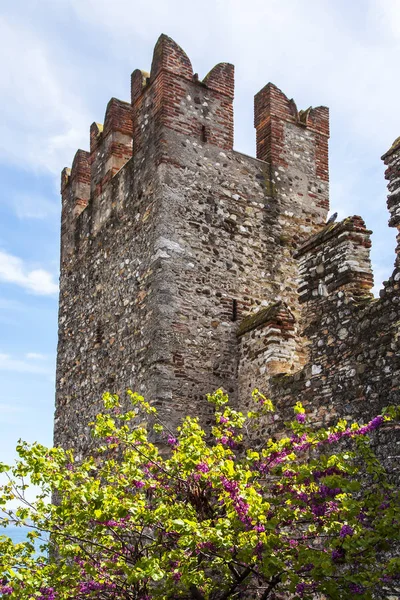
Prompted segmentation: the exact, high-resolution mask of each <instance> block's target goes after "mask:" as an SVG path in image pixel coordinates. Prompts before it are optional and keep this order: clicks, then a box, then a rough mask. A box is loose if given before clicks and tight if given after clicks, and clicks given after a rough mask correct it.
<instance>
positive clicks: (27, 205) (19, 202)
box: [7, 194, 61, 219]
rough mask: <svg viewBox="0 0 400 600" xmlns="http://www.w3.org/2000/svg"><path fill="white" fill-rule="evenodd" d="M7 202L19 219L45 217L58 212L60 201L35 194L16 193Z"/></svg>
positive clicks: (52, 215)
mask: <svg viewBox="0 0 400 600" xmlns="http://www.w3.org/2000/svg"><path fill="white" fill-rule="evenodd" d="M7 203H8V204H9V205H10V206H11V208H12V209H13V211H14V212H15V214H16V215H17V217H18V218H19V219H47V218H49V217H55V216H56V215H58V214H59V210H60V206H61V205H60V203H58V204H57V203H56V201H54V200H50V199H48V198H45V197H43V196H37V195H35V194H18V195H16V196H14V197H12V198H10V199H9V200H8V201H7Z"/></svg>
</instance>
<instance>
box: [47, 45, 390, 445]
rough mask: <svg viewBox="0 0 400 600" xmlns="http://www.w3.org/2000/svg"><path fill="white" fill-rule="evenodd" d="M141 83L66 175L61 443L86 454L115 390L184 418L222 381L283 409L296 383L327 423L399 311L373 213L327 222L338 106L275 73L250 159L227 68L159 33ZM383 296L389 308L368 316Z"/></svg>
mask: <svg viewBox="0 0 400 600" xmlns="http://www.w3.org/2000/svg"><path fill="white" fill-rule="evenodd" d="M131 83H132V85H131V90H132V94H131V102H130V103H127V102H122V101H120V100H116V99H112V100H111V101H110V103H109V105H108V107H107V111H106V116H105V122H104V126H102V125H100V124H97V123H94V124H93V125H92V127H91V129H90V152H85V151H82V150H78V152H77V154H76V156H75V159H74V162H73V165H72V168H71V170H69V169H64V171H63V173H62V202H63V209H62V229H61V282H60V313H59V347H58V363H57V399H56V419H55V442H56V443H61V444H63V445H67V446H74V447H76V448H77V450H78V451H79V452H83V453H84V452H86V451H87V450H88V448H89V446H90V443H91V442H90V439H89V437H88V427H87V423H88V422H89V421H90V420H91V418H92V417H93V416H94V415H95V414H96V412H98V411H99V409H100V408H101V395H102V393H103V392H104V391H106V390H109V391H112V392H118V393H120V394H123V392H124V390H125V389H127V388H131V389H133V390H136V391H139V392H140V393H143V394H144V395H145V396H146V398H147V399H149V400H151V401H153V402H154V403H155V404H156V405H157V406H158V407H159V409H160V411H161V413H162V415H163V417H164V418H166V419H167V420H168V421H169V422H170V423H171V424H176V423H177V422H178V421H179V419H180V418H181V417H182V416H183V415H185V414H187V413H192V414H200V415H201V416H202V418H203V420H204V422H205V423H207V421H208V417H209V414H208V410H209V409H208V405H207V402H206V400H205V394H206V393H209V392H211V391H213V390H214V389H216V388H218V387H223V388H224V389H226V390H227V391H228V392H229V393H230V394H231V396H232V398H233V399H234V400H235V401H236V403H237V404H238V405H239V406H242V407H243V406H246V404H247V401H248V399H249V398H250V394H251V390H252V388H253V387H256V386H257V387H258V388H260V389H265V390H266V391H268V393H270V394H272V395H273V396H274V397H275V396H276V397H277V398H281V400H279V407H280V409H282V412H283V413H285V410H286V407H288V406H289V405H291V404H293V403H294V402H295V401H296V400H297V399H299V397H298V396H297V394H300V396H301V397H304V401H305V402H306V403H308V404H309V405H310V408H311V407H312V410H313V411H314V413H315V418H316V419H324V418H325V417H326V418H328V417H329V416H332V415H334V414H335V413H336V412H338V413H340V410H339V409H338V410H336V408H335V406H336V403H337V401H336V397H337V392H338V389H339V388H338V386H339V385H340V386H343V385H345V387H346V386H347V387H346V390H348V391H347V392H346V394H347V396H348V398H349V402H350V403H352V407H353V408H354V411H357V410H358V408H357V407H358V406H359V405H360V400H359V399H360V398H361V391H360V390H361V388H362V387H363V388H364V389H365V390H366V388H367V385H369V383H368V384H367V381H368V377H369V374H370V373H371V367H370V361H371V360H372V357H370V355H369V354H368V353H369V352H372V349H373V347H374V346H375V348H377V347H378V346H379V344H381V345H382V344H383V345H385V344H386V342H384V339H386V337H385V336H386V335H387V331H386V330H387V329H388V328H389V329H390V327H392V328H393V322H392V317H391V316H389V317H388V316H387V315H388V314H389V315H391V311H390V310H389V311H388V310H387V307H386V305H385V302H386V300H383V299H382V301H380V304H379V303H377V302H376V301H373V300H371V299H370V298H369V296H368V291H369V289H370V288H371V286H372V275H371V270H370V263H369V245H370V242H369V232H368V231H367V230H366V228H365V225H364V223H363V221H362V220H361V219H360V218H358V217H352V218H351V219H348V220H345V221H344V222H342V223H338V224H334V226H332V227H325V221H326V216H327V212H328V209H329V196H328V191H329V190H328V137H329V122H328V109H326V108H325V107H318V108H316V109H311V108H310V109H307V110H306V111H298V110H297V107H296V105H295V103H294V102H293V100H289V99H288V98H287V97H286V96H285V95H284V94H283V92H281V91H280V90H279V89H278V88H277V87H276V86H274V85H273V84H268V85H267V86H265V88H263V89H262V90H261V91H260V92H259V93H258V94H257V95H256V97H255V127H256V131H257V152H256V156H257V157H256V158H251V157H248V156H246V155H244V154H241V153H239V152H237V151H235V150H233V108H232V106H233V96H234V82H233V66H232V65H229V64H227V63H221V64H219V65H217V66H216V67H214V69H212V71H211V72H210V73H209V74H208V75H207V76H206V77H205V78H204V79H203V81H200V80H199V78H198V76H197V74H194V73H193V70H192V66H191V64H190V61H189V59H188V57H187V56H186V54H185V53H184V52H183V51H182V50H181V49H180V48H179V46H177V45H176V44H175V42H173V41H172V40H171V39H170V38H168V37H166V36H161V37H160V39H159V41H158V42H157V45H156V48H155V51H154V57H153V62H152V67H151V71H150V73H146V72H144V71H139V70H136V71H134V72H133V74H132V80H131ZM391 156H393V154H392V155H391ZM388 160H389V159H388ZM390 160H392V159H390ZM392 205H393V207H394V206H395V202H394V201H393V202H392ZM396 209H397V206H396V207H395V208H393V211H392V212H393V214H394V215H395V213H396ZM394 218H395V217H394ZM393 285H395V284H393ZM396 285H397V284H396ZM388 289H389V288H388ZM388 293H389V292H388ZM393 293H394V294H395V291H394V292H393ZM365 296H367V297H365ZM387 302H389V300H387ZM390 302H391V301H390ZM377 306H379V307H380V308H379V309H378V313H379V315H381V317H378V316H377V315H375V316H370V317H366V316H361V315H366V314H367V313H368V311H372V312H373V310H375V309H374V308H373V307H377ZM330 311H332V312H334V315H331V314H330ZM349 311H350V312H349ZM372 312H371V315H372ZM368 314H369V313H368ZM366 319H371V323H374V325H373V326H372V325H370V326H369V327H367V328H365V327H364V326H363V328H362V327H361V325H360V326H359V327H360V331H361V329H362V331H363V332H364V333H363V334H362V335H364V334H365V338H364V337H362V335H361V333H360V335H361V338H362V341H361V342H360V344H361V346H360V347H362V349H361V350H360V352H358V351H357V348H358V346H357V343H356V342H355V340H356V339H357V338H356V333H355V332H356V330H357V327H358V325H357V323H361V322H363V323H364V322H366ZM374 319H375V321H374ZM379 319H381V321H382V323H381V321H379ZM376 320H378V321H379V323H381V325H379V326H378V325H376V326H375V322H378V321H376ZM385 320H386V321H385ZM390 323H392V324H391V325H390ZM371 328H375V329H374V331H376V332H379V335H380V342H379V344H377V343H374V346H372V345H371V344H369V343H368V340H367V337H366V336H367V333H368V331H369V330H370V329H371ZM345 329H346V331H347V332H348V333H347V334H346V336H345V339H342V338H341V337H340V336H342V337H343V336H344V333H343V331H344V330H345ZM341 331H342V332H341ZM357 331H358V330H357ZM391 331H392V330H391ZM340 332H341V333H340ZM381 333H382V335H381ZM361 338H360V339H361ZM381 338H382V339H381ZM321 340H322V342H321ZM332 340H333V341H332ZM343 344H344V346H343ZM379 347H380V346H379ZM382 347H383V346H382ZM385 348H386V346H385ZM360 353H361V355H362V357H363V358H362V360H361V359H359V358H356V357H358V356H359V354H360ZM385 360H387V361H389V362H390V360H392V361H393V360H394V359H393V357H386V358H385ZM331 363H334V366H333V367H331V366H330V365H331ZM353 363H356V366H357V364H358V363H360V364H364V365H365V371H364V372H363V373H364V374H362V373H361V372H359V371H360V368H361V367H359V370H358V371H357V369H356V366H354V365H353ZM350 365H352V366H350ZM386 367H387V364H386V363H385V365H384V369H383V371H382V373H381V375H379V377H380V378H381V379H382V378H383V379H384V378H385V377H386V380H385V381H386V382H387V386H386V387H388V386H389V378H390V377H389V374H388V373H387V372H386V371H385V368H386ZM354 369H356V376H355V375H354V374H352V375H351V374H350V373H353V371H354ZM378 370H379V369H378V366H377V367H376V373H377V375H376V376H378ZM282 373H284V374H285V375H282ZM385 373H386V375H387V376H386V375H385ZM279 374H280V375H279ZM361 376H362V377H361ZM357 377H359V378H360V377H361V379H359V381H360V383H359V384H357V386H358V387H357V386H356V385H355V381H356V379H357ZM342 380H343V381H345V382H346V381H347V383H345V384H343V382H342ZM357 381H358V379H357ZM371 385H372V384H371ZM379 387H380V386H379V385H378V384H377V388H379ZM381 387H382V386H381ZM371 389H375V388H374V386H373V385H372V388H371ZM382 389H383V388H382ZM385 389H386V388H385ZM374 393H378V392H373V391H371V392H368V394H370V395H369V396H368V398H372V397H374V396H373V394H374ZM365 394H367V392H364V396H365ZM378 395H379V394H378ZM381 396H382V394H381V395H380V396H379V398H381ZM346 402H347V401H346ZM379 402H380V400H379ZM379 402H377V403H376V404H374V405H373V406H374V407H375V406H379ZM365 406H366V405H365ZM371 406H372V405H371ZM332 407H333V409H332ZM353 408H352V409H351V410H352V411H353ZM324 411H325V413H324ZM354 411H353V413H352V414H355V412H354ZM265 426H268V428H269V430H270V431H271V432H276V431H277V429H276V427H274V426H272V425H271V424H268V423H266V424H265Z"/></svg>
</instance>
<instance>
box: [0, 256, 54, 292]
mask: <svg viewBox="0 0 400 600" xmlns="http://www.w3.org/2000/svg"><path fill="white" fill-rule="evenodd" d="M0 281H4V282H7V283H13V284H15V285H18V286H20V287H22V288H24V289H25V290H26V291H27V292H30V293H32V294H36V295H40V296H51V295H53V294H56V293H57V291H58V285H57V284H56V283H55V281H54V278H53V275H52V274H51V273H49V271H45V270H44V269H32V270H31V269H29V267H28V266H27V265H26V264H25V263H24V261H23V260H22V259H21V258H18V257H17V256H13V255H12V254H8V253H7V252H3V251H1V250H0Z"/></svg>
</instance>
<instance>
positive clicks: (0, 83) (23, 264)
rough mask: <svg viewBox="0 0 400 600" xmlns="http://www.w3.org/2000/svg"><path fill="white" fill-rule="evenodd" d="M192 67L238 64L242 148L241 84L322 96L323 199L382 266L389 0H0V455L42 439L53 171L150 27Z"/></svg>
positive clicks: (388, 257) (245, 101) (130, 64)
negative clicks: (365, 240) (325, 124)
mask: <svg viewBox="0 0 400 600" xmlns="http://www.w3.org/2000/svg"><path fill="white" fill-rule="evenodd" d="M162 32H163V33H166V34H168V35H170V36H171V37H173V38H174V39H175V40H176V41H177V42H178V44H180V45H181V46H182V47H183V48H184V50H185V51H186V52H187V54H188V55H189V57H190V59H191V60H192V63H193V66H194V69H195V71H197V72H198V73H199V76H200V77H201V78H202V77H204V76H205V75H206V73H207V72H208V71H209V70H210V69H211V68H212V67H213V66H214V65H215V64H216V63H218V62H221V61H228V62H232V63H234V64H235V66H236V100H235V147H236V149H237V150H240V151H242V152H245V153H247V154H253V155H254V146H255V134H254V129H253V96H254V94H255V93H256V92H257V91H258V90H259V89H260V88H261V87H263V86H264V85H265V84H266V83H267V82H268V81H272V82H273V83H275V84H276V85H278V87H280V88H281V89H282V90H283V91H284V92H285V93H286V94H287V95H288V96H289V97H293V98H294V99H295V101H296V102H297V106H298V108H299V109H301V108H307V107H308V106H309V105H314V106H316V105H320V104H325V105H327V106H329V107H330V109H331V143H330V174H331V207H332V211H334V210H337V211H338V212H339V216H340V217H341V218H343V217H345V216H347V215H351V214H360V215H362V216H363V217H364V219H365V220H366V222H367V225H368V226H369V227H370V228H371V229H373V230H374V235H373V251H372V259H373V265H374V272H375V280H376V290H378V289H379V286H380V284H381V282H382V280H383V279H385V278H387V277H388V276H389V275H390V273H391V270H392V266H393V261H394V246H395V232H394V231H393V230H389V229H388V227H387V219H388V214H387V210H386V186H385V182H384V179H383V171H384V167H383V164H382V163H381V161H380V156H381V155H382V154H383V153H384V152H385V151H386V150H387V149H388V148H389V147H390V145H391V144H392V142H393V140H394V139H395V138H396V137H397V136H399V135H400V111H399V109H398V98H399V97H400V79H399V77H398V56H399V52H400V3H399V2H398V0H384V1H383V0H352V1H351V2H349V1H348V0H346V1H344V0H247V1H246V2H244V1H243V0H203V1H202V2H201V3H194V2H189V1H188V0H168V1H167V0H147V1H144V0H112V1H110V0H13V2H2V6H1V11H0V39H1V41H2V53H1V56H0V65H1V78H0V98H1V100H0V102H1V113H0V114H1V118H0V168H1V177H0V384H1V391H2V395H1V397H0V460H4V461H9V460H11V458H12V456H13V449H14V447H15V443H16V441H17V439H18V438H19V437H22V438H24V439H28V440H31V441H33V440H35V439H37V440H39V441H41V442H43V443H47V444H50V443H51V439H52V419H53V410H54V379H55V378H54V376H55V354H56V343H57V282H58V265H59V221H60V200H59V181H60V171H61V169H62V168H63V167H64V166H69V165H70V164H71V161H72V158H73V156H74V153H75V150H76V149H77V148H78V147H80V148H83V149H88V145H89V126H90V124H91V123H92V122H93V121H98V122H102V120H103V116H104V110H105V107H106V104H107V102H108V100H109V99H110V98H111V97H112V96H116V97H118V98H121V99H123V100H129V95H130V94H129V86H130V73H131V72H132V71H133V70H134V69H135V68H141V69H145V70H148V69H149V67H150V63H151V56H152V50H153V47H154V44H155V42H156V40H157V38H158V36H159V34H160V33H162Z"/></svg>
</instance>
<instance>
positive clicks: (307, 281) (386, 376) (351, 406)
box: [259, 144, 400, 474]
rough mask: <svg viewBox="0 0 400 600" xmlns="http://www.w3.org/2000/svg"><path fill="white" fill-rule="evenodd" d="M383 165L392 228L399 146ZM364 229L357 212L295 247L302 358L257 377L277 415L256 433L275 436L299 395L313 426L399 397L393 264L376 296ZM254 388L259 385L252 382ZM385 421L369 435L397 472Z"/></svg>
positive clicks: (398, 289) (399, 272) (398, 299)
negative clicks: (297, 364) (292, 367)
mask: <svg viewBox="0 0 400 600" xmlns="http://www.w3.org/2000/svg"><path fill="white" fill-rule="evenodd" d="M383 158H384V160H385V163H386V164H387V165H388V169H387V171H386V177H387V178H388V179H389V185H388V187H389V197H388V208H389V212H390V220H389V225H391V226H395V227H399V225H400V219H398V217H397V212H398V207H399V199H400V194H399V192H400V178H399V175H400V170H399V167H400V147H399V145H398V144H397V145H396V144H395V145H394V147H392V149H391V150H390V151H389V152H388V153H387V154H386V155H384V157H383ZM370 233H371V232H370V231H369V230H367V229H366V227H365V224H364V222H363V220H362V219H361V218H360V217H351V218H348V219H345V220H344V221H343V222H341V223H335V224H333V225H330V226H327V227H326V228H324V229H323V230H322V231H321V232H320V233H319V234H317V235H315V236H313V237H312V238H310V240H308V241H307V242H306V243H305V244H303V246H302V247H301V248H300V249H299V250H298V252H297V254H296V256H297V258H298V260H299V273H300V278H301V279H300V285H299V294H300V302H301V303H302V307H303V308H302V321H301V323H302V334H303V336H304V338H305V339H307V340H308V352H309V359H308V362H307V364H306V365H305V366H304V368H302V369H300V370H298V371H297V372H296V373H295V374H290V373H289V371H287V372H286V373H285V374H279V375H273V376H272V377H270V378H269V379H268V380H266V379H264V383H265V387H266V389H267V390H268V392H269V393H270V395H271V396H272V398H273V399H274V400H275V404H276V406H277V409H278V413H277V415H278V417H277V416H275V417H274V419H272V418H270V419H266V420H265V421H264V422H263V423H262V424H260V431H259V434H260V433H261V434H262V435H269V434H273V435H279V434H280V432H281V431H282V430H283V422H284V421H285V420H288V419H290V418H292V417H293V412H292V408H293V405H294V404H295V403H296V401H298V400H300V401H301V402H302V403H303V404H304V406H305V408H306V411H307V412H308V413H309V415H310V417H309V418H310V420H311V421H312V422H314V423H315V424H316V425H318V426H319V425H327V424H330V423H332V422H334V421H336V420H337V419H339V418H346V419H347V420H348V421H356V422H359V423H361V422H364V423H365V422H367V421H369V420H370V419H371V418H372V417H373V416H376V415H378V414H380V413H381V411H382V409H383V408H384V407H385V406H388V405H390V404H398V403H399V397H400V339H399V338H400V335H399V331H400V264H399V258H398V257H399V246H398V247H397V250H396V261H395V268H394V271H393V274H392V276H391V277H390V278H389V280H388V281H387V282H385V284H384V288H383V289H382V290H381V292H380V297H379V298H373V297H372V294H371V293H370V292H369V290H370V289H371V287H372V284H373V277H372V272H371V266H370V260H369V248H370V240H369V235H370ZM260 387H261V386H260ZM399 433H400V432H399V430H398V427H396V426H393V427H392V428H391V429H389V430H386V429H385V432H379V433H377V434H376V435H375V436H374V444H375V447H376V450H377V452H378V454H380V455H381V457H382V459H383V460H384V462H385V463H386V465H387V467H388V469H389V470H390V472H392V473H394V474H395V473H397V474H398V469H399V467H398V465H399V455H400V436H399Z"/></svg>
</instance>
